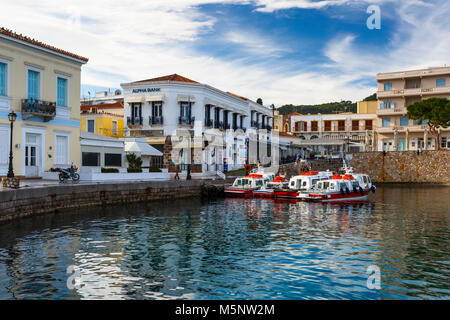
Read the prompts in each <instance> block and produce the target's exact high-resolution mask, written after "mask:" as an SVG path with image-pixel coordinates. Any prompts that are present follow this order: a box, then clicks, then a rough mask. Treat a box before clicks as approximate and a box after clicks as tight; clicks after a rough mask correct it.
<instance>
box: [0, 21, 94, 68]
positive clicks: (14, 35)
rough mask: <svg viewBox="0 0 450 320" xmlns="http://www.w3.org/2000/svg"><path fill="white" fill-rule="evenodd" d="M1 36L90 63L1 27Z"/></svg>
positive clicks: (82, 58) (75, 55)
mask: <svg viewBox="0 0 450 320" xmlns="http://www.w3.org/2000/svg"><path fill="white" fill-rule="evenodd" d="M0 34H3V35H5V36H7V37H11V38H14V39H17V40H20V41H24V42H27V43H29V44H32V45H35V46H39V47H41V48H44V49H47V50H51V51H54V52H57V53H60V54H63V55H66V56H68V57H72V58H75V59H78V60H82V61H84V62H88V61H89V59H88V58H84V57H82V56H79V55H77V54H75V53H71V52H68V51H65V50H62V49H58V48H55V47H53V46H50V45H48V44H45V43H43V42H40V41H37V40H34V39H31V38H29V37H26V36H23V35H21V34H18V33H15V32H13V31H11V30H8V29H6V28H3V27H0Z"/></svg>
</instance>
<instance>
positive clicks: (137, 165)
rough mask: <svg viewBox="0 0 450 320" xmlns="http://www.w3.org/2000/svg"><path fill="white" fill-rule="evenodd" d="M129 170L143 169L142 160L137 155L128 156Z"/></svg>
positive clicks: (130, 154)
mask: <svg viewBox="0 0 450 320" xmlns="http://www.w3.org/2000/svg"><path fill="white" fill-rule="evenodd" d="M127 160H128V168H130V169H134V170H139V169H141V168H142V158H141V157H138V156H137V155H136V154H135V153H129V154H127Z"/></svg>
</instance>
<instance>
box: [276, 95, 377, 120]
mask: <svg viewBox="0 0 450 320" xmlns="http://www.w3.org/2000/svg"><path fill="white" fill-rule="evenodd" d="M375 100H377V95H376V93H374V94H373V95H370V96H368V97H366V98H365V99H364V100H363V101H375ZM278 111H279V112H280V114H283V115H286V114H289V113H293V112H298V113H301V114H308V113H310V114H318V113H321V114H327V113H342V112H356V111H357V104H356V102H352V101H341V102H328V103H322V104H315V105H293V104H287V105H284V106H281V107H280V108H278Z"/></svg>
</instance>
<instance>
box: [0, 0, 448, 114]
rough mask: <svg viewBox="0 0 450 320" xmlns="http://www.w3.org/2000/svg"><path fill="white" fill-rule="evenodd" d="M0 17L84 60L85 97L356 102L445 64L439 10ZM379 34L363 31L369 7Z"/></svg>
mask: <svg viewBox="0 0 450 320" xmlns="http://www.w3.org/2000/svg"><path fill="white" fill-rule="evenodd" d="M30 3H31V2H30V1H27V0H17V1H14V2H11V1H10V2H8V3H6V4H5V5H2V6H3V10H2V13H0V15H1V21H2V22H1V24H2V25H3V26H4V27H7V28H10V29H13V30H14V31H16V32H19V33H23V34H27V35H30V36H32V37H34V38H36V39H39V40H42V41H44V42H47V43H49V44H52V45H55V46H57V47H60V48H63V49H67V50H70V51H73V52H75V53H78V54H81V55H83V56H86V57H88V58H89V59H90V61H89V63H88V64H87V65H86V66H84V67H83V74H82V94H83V92H84V93H85V94H86V95H87V91H91V93H92V94H93V92H94V91H95V90H100V89H104V88H119V87H120V83H123V82H127V81H132V80H141V79H146V78H151V77H158V76H162V75H166V74H171V73H178V74H181V75H184V76H186V77H189V78H192V79H194V80H196V81H199V82H202V83H207V84H209V85H212V86H214V87H217V88H219V89H221V90H224V91H232V92H236V93H238V94H240V95H243V96H247V97H249V98H251V99H254V100H255V99H256V98H258V97H261V98H262V99H263V100H264V102H265V103H266V104H271V103H274V104H275V105H277V106H280V105H282V104H287V103H293V104H309V103H322V102H328V101H338V100H341V99H345V100H353V101H356V100H359V99H362V98H364V97H366V96H368V95H370V94H372V93H374V92H375V91H376V81H375V77H376V73H377V72H389V71H399V70H403V69H414V68H424V67H429V66H439V65H444V64H449V63H450V61H449V60H450V59H449V58H450V54H449V52H450V41H449V40H448V39H450V25H449V24H450V22H449V20H450V19H448V17H449V16H450V3H449V1H446V0H433V1H432V0H423V1H422V0H402V1H394V0H367V1H364V0H361V1H355V0H320V1H319V0H317V1H313V0H170V1H167V0H150V1H138V0H133V1H131V0H122V1H107V0H96V1H87V0H79V1H70V0H69V1H66V2H64V7H61V3H60V2H59V1H56V0H41V1H40V2H39V3H37V4H36V3H35V2H33V6H30ZM372 4H375V5H378V6H379V7H380V9H381V29H380V30H369V29H368V28H367V26H366V20H367V18H368V17H369V16H370V14H368V13H367V12H366V10H367V8H368V6H369V5H372Z"/></svg>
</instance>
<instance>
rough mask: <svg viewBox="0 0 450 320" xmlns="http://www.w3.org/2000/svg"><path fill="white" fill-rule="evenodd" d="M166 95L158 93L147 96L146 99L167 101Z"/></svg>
mask: <svg viewBox="0 0 450 320" xmlns="http://www.w3.org/2000/svg"><path fill="white" fill-rule="evenodd" d="M165 99H166V96H165V95H164V94H156V95H151V96H146V97H145V101H163V102H164V101H165Z"/></svg>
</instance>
